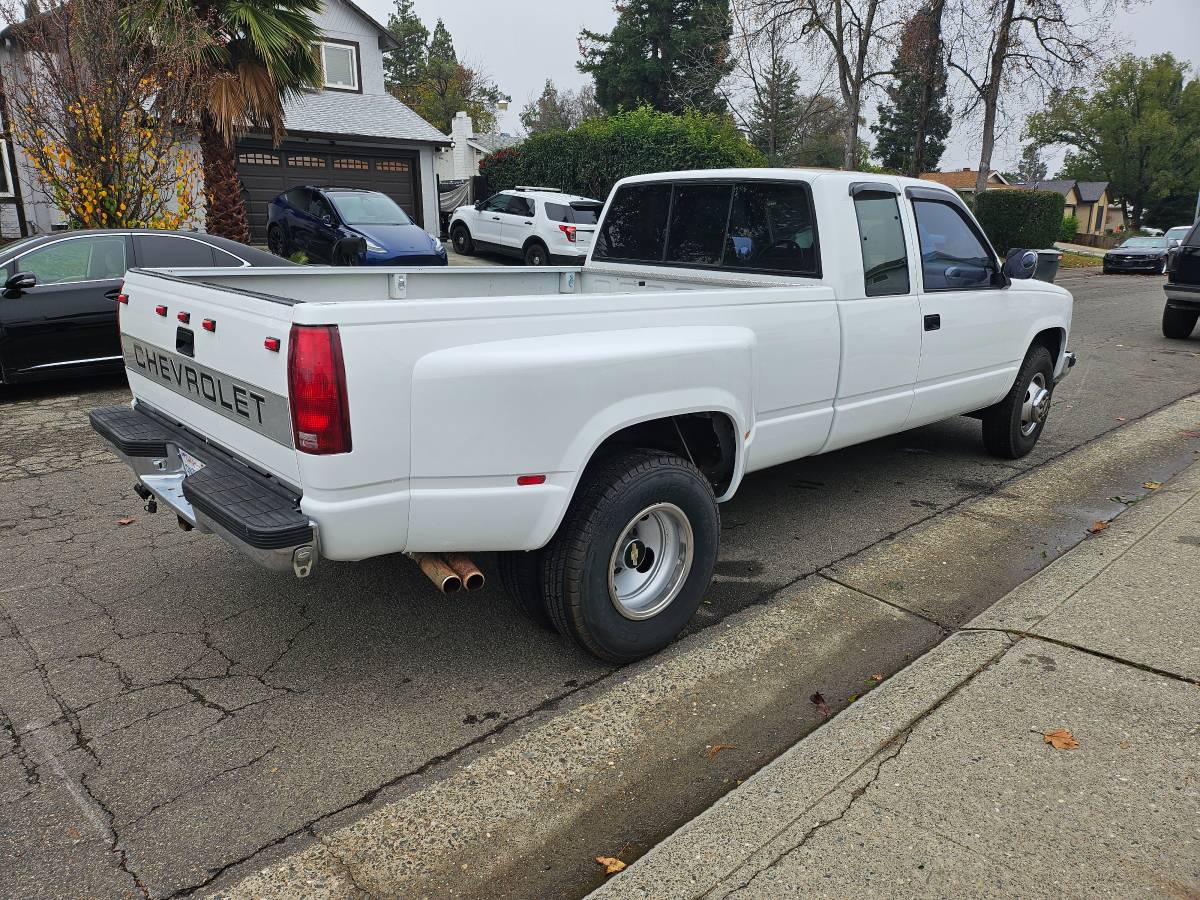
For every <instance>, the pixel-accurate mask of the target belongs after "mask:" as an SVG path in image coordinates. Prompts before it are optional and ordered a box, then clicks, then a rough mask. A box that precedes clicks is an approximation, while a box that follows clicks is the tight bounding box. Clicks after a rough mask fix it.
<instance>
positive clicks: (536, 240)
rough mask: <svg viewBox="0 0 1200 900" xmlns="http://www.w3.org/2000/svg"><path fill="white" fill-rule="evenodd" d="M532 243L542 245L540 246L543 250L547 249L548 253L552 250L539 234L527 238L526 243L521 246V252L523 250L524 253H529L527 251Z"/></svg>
mask: <svg viewBox="0 0 1200 900" xmlns="http://www.w3.org/2000/svg"><path fill="white" fill-rule="evenodd" d="M530 244H538V245H539V246H540V247H541V248H542V249H543V250H545V251H546V252H547V253H549V252H550V250H549V248H547V247H546V242H545V241H543V240H542V239H541V238H540V237H538V236H537V235H534V236H533V237H531V238H529V239H527V240H526V241H525V243H524V244H523V245H522V246H521V252H522V253H527V252H528V251H529V245H530Z"/></svg>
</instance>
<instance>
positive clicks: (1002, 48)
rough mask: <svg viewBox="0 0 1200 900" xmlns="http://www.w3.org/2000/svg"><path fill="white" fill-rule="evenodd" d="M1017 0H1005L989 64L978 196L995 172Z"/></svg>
mask: <svg viewBox="0 0 1200 900" xmlns="http://www.w3.org/2000/svg"><path fill="white" fill-rule="evenodd" d="M1016 5H1017V0H1005V3H1004V12H1003V13H1002V14H1001V18H1000V22H999V24H998V25H997V27H996V46H995V47H994V48H992V58H991V61H990V62H989V64H988V80H987V84H986V85H985V88H984V93H983V140H982V142H981V144H982V149H981V151H980V154H979V172H978V173H977V174H976V176H975V196H976V197H978V196H979V195H980V194H982V193H983V192H984V191H986V190H987V180H988V175H989V174H990V173H991V171H992V149H993V147H994V146H995V143H996V107H997V106H998V105H999V104H1000V84H1001V82H1002V81H1003V80H1004V67H1005V64H1006V63H1007V62H1008V46H1009V41H1010V40H1011V38H1012V23H1013V15H1014V14H1015V10H1016Z"/></svg>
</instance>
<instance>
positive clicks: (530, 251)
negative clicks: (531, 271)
mask: <svg viewBox="0 0 1200 900" xmlns="http://www.w3.org/2000/svg"><path fill="white" fill-rule="evenodd" d="M525 265H527V266H548V265H550V252H549V251H548V250H547V249H546V248H545V247H544V246H543V245H541V244H539V243H537V241H534V242H533V243H532V244H530V245H529V246H528V247H526V248H525Z"/></svg>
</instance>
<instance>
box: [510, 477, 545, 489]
mask: <svg viewBox="0 0 1200 900" xmlns="http://www.w3.org/2000/svg"><path fill="white" fill-rule="evenodd" d="M545 483H546V476H545V475H518V476H517V484H519V485H520V486H521V487H527V486H528V485H531V484H545Z"/></svg>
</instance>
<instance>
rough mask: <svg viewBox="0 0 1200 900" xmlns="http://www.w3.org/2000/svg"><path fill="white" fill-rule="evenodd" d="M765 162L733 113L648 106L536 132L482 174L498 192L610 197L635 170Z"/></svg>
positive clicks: (488, 162)
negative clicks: (537, 188) (522, 187)
mask: <svg viewBox="0 0 1200 900" xmlns="http://www.w3.org/2000/svg"><path fill="white" fill-rule="evenodd" d="M764 165H766V158H765V157H764V156H763V155H762V154H761V153H759V152H758V150H756V149H754V147H752V146H751V145H750V144H749V143H748V142H747V141H746V139H745V138H744V137H743V136H742V135H741V133H740V132H739V131H738V130H737V129H736V128H735V127H734V126H733V123H731V122H730V121H728V120H727V119H722V118H720V117H719V116H715V115H706V114H703V113H698V112H687V113H684V114H683V115H673V114H671V113H663V112H658V111H656V110H654V109H651V108H650V107H648V106H644V107H641V108H639V109H633V110H629V111H628V112H622V113H618V114H616V115H613V116H607V117H605V118H603V119H593V120H591V121H587V122H584V123H583V124H581V125H579V126H578V127H577V128H573V129H572V130H570V131H554V132H548V133H544V134H535V135H533V136H531V137H529V138H526V139H525V140H524V141H522V142H521V143H520V144H518V145H516V146H515V147H511V148H509V149H508V150H501V151H499V152H497V153H493V154H491V155H490V156H487V157H485V158H484V159H483V160H482V162H480V164H479V174H480V175H482V176H483V177H484V178H485V179H486V180H487V187H488V190H489V191H490V192H495V191H502V190H506V189H508V188H512V187H515V186H516V185H518V184H529V185H542V186H545V187H556V188H561V189H562V190H564V191H566V192H568V193H572V194H580V195H582V196H585V197H596V198H598V199H600V200H603V199H604V198H605V197H607V196H608V192H609V191H610V190H611V189H612V186H613V185H614V184H616V183H617V182H618V181H619V180H621V179H622V178H625V177H627V176H630V175H642V174H645V173H647V172H670V171H679V170H682V169H717V168H722V167H726V166H729V167H735V166H737V167H741V166H745V167H756V166H764Z"/></svg>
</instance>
